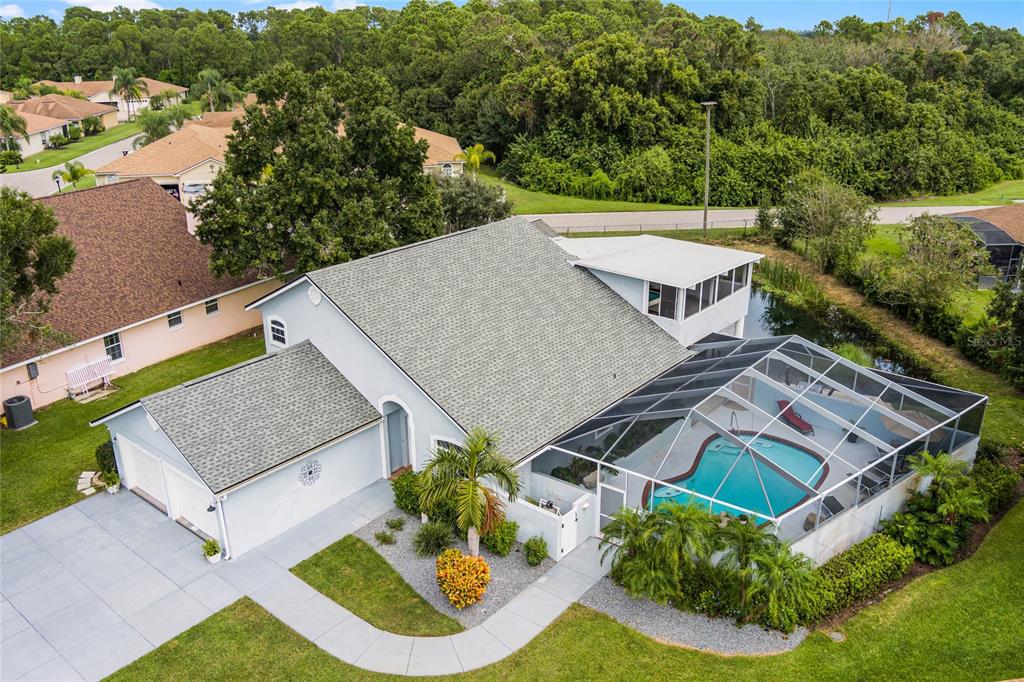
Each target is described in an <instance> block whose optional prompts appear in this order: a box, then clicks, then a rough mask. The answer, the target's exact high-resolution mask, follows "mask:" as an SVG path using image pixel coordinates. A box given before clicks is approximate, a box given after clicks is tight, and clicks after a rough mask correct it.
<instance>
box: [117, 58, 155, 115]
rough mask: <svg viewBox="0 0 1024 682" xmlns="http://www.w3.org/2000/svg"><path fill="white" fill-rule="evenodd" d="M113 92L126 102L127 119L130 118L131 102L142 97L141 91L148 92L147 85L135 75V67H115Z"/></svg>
mask: <svg viewBox="0 0 1024 682" xmlns="http://www.w3.org/2000/svg"><path fill="white" fill-rule="evenodd" d="M114 92H115V93H116V94H118V95H120V96H121V99H123V100H124V101H125V102H126V103H127V104H128V120H129V121H130V120H132V102H137V101H139V100H141V99H142V95H143V93H146V94H149V86H147V85H146V82H145V81H144V80H142V79H141V78H136V77H135V69H133V68H131V67H117V68H115V69H114Z"/></svg>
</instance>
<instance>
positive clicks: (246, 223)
mask: <svg viewBox="0 0 1024 682" xmlns="http://www.w3.org/2000/svg"><path fill="white" fill-rule="evenodd" d="M254 85H255V91H256V94H257V97H258V101H259V104H260V105H261V106H259V107H250V110H249V112H248V114H247V115H246V117H245V118H244V119H243V120H242V121H241V122H239V124H237V125H238V129H237V130H236V132H235V133H234V135H232V137H231V139H230V141H229V142H228V152H227V155H226V159H225V160H226V165H225V168H224V170H222V171H221V172H220V173H219V174H218V176H217V178H216V179H215V180H214V182H213V186H212V188H211V189H210V191H208V192H207V193H206V194H205V195H204V196H203V197H202V198H201V199H200V200H199V202H198V205H197V207H196V213H197V215H198V217H199V219H200V221H201V224H200V226H199V228H198V230H197V235H198V236H199V239H200V240H201V241H203V242H204V243H206V244H210V245H211V246H212V247H213V255H212V259H213V263H212V267H213V269H214V271H215V272H217V273H224V272H230V273H235V274H237V273H241V272H243V271H245V270H247V269H248V268H253V267H255V268H259V269H261V270H263V271H273V272H275V273H277V274H283V273H284V272H286V271H288V270H289V269H291V268H293V267H294V268H296V269H297V270H298V271H299V272H305V271H307V270H311V269H315V268H320V267H324V266H327V265H333V264H335V263H340V262H343V261H347V260H349V259H352V258H359V257H362V256H365V255H368V254H372V253H376V252H378V251H382V250H384V249H388V248H391V247H394V246H398V245H400V244H408V243H411V242H415V241H420V240H422V239H426V238H429V237H433V236H436V235H438V234H441V232H442V229H443V218H442V214H441V204H440V200H439V198H438V195H437V191H436V189H435V187H434V183H433V181H432V180H431V179H430V178H429V177H428V176H427V175H425V174H424V173H423V170H422V166H423V162H424V159H425V158H426V143H425V142H417V141H416V139H415V138H414V136H413V130H412V128H411V127H410V126H403V125H401V124H400V121H399V120H398V118H397V117H396V116H395V115H394V114H393V113H392V112H391V111H390V110H388V109H387V108H385V107H383V106H381V105H380V103H379V101H377V98H378V97H379V88H377V87H375V86H374V81H373V79H372V78H370V79H369V80H365V79H363V78H362V77H356V78H355V80H350V79H349V78H348V77H346V76H343V75H341V74H339V73H336V72H319V73H317V74H313V75H309V74H304V73H301V72H299V71H298V70H297V69H295V68H294V67H292V66H291V65H282V66H278V67H275V68H273V69H271V70H270V71H269V72H268V73H267V74H265V75H264V76H262V77H260V78H258V79H257V80H256V81H255V83H254ZM353 93H359V94H353ZM345 112H347V114H346V115H344V126H343V130H344V135H341V134H339V128H341V127H342V122H343V121H342V119H343V113H345Z"/></svg>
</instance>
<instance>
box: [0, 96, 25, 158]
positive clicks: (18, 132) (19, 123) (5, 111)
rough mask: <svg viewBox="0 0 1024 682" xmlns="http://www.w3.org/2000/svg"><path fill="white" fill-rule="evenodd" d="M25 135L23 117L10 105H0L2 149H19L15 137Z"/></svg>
mask: <svg viewBox="0 0 1024 682" xmlns="http://www.w3.org/2000/svg"><path fill="white" fill-rule="evenodd" d="M27 136H28V128H27V127H26V125H25V119H24V118H22V117H21V115H20V114H18V112H16V111H15V110H14V109H12V108H11V107H7V106H2V107H0V138H3V142H4V149H14V150H15V151H17V150H19V149H21V145H19V144H18V139H17V138H19V137H27Z"/></svg>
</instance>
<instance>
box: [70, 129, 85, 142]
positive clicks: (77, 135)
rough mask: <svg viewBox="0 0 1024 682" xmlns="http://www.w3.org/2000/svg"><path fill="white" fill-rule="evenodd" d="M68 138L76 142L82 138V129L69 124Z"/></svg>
mask: <svg viewBox="0 0 1024 682" xmlns="http://www.w3.org/2000/svg"><path fill="white" fill-rule="evenodd" d="M68 139H69V140H71V141H72V142H74V141H75V140H81V139H82V129H81V128H79V127H78V126H68Z"/></svg>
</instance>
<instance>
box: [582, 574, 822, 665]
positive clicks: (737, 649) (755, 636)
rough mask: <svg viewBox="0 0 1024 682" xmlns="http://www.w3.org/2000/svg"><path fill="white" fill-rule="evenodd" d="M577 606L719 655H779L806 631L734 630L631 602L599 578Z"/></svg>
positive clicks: (717, 621) (721, 622)
mask: <svg viewBox="0 0 1024 682" xmlns="http://www.w3.org/2000/svg"><path fill="white" fill-rule="evenodd" d="M580 603H581V604H584V605H586V606H589V607H590V608H592V609H594V610H596V611H601V612H602V613H606V614H608V615H609V616H611V617H612V618H614V619H615V620H617V621H619V622H620V623H622V624H623V625H627V626H629V627H631V628H633V629H634V630H638V631H640V632H642V633H644V634H645V635H648V636H650V637H653V638H655V639H657V640H660V641H662V642H668V643H670V644H679V645H681V646H685V647H689V648H692V649H701V650H704V651H711V652H714V653H719V654H775V653H781V652H784V651H789V650H790V649H793V648H795V647H796V646H797V645H798V644H799V643H800V642H802V641H803V640H804V637H806V636H807V629H806V628H797V629H796V630H795V631H793V633H792V634H790V635H784V634H782V633H780V632H776V631H775V630H765V629H764V628H762V627H759V626H757V625H744V626H743V627H736V624H735V622H734V621H732V620H730V619H728V618H708V617H707V616H703V615H701V614H699V613H689V612H687V611H681V610H679V609H676V608H673V607H671V606H662V605H661V604H655V603H654V602H652V601H648V600H646V599H633V598H632V597H630V596H629V595H628V594H626V591H625V590H623V589H622V588H621V587H619V586H618V585H616V584H615V583H614V582H613V581H612V580H611V579H610V578H602V579H601V580H600V581H599V582H598V583H597V584H596V585H594V586H593V587H592V588H590V590H588V591H587V593H586V594H584V595H583V597H582V598H581V599H580Z"/></svg>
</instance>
